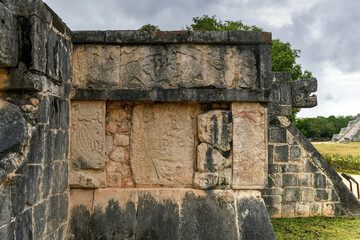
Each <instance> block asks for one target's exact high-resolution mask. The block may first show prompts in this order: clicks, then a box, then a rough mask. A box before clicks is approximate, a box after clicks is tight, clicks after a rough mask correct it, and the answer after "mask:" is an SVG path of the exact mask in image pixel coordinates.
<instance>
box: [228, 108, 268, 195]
mask: <svg viewBox="0 0 360 240" xmlns="http://www.w3.org/2000/svg"><path fill="white" fill-rule="evenodd" d="M231 109H232V116H233V183H232V187H233V189H263V188H265V187H266V183H267V160H266V159H267V158H266V153H267V148H266V146H267V144H266V136H267V135H266V131H267V130H266V129H267V128H266V107H264V106H263V105H261V104H260V103H232V106H231Z"/></svg>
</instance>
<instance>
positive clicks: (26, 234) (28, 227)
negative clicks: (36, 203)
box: [15, 208, 33, 239]
mask: <svg viewBox="0 0 360 240" xmlns="http://www.w3.org/2000/svg"><path fill="white" fill-rule="evenodd" d="M32 224H33V221H32V208H28V209H27V210H25V211H24V212H22V213H21V215H20V216H18V217H17V218H16V228H15V239H33V228H32Z"/></svg>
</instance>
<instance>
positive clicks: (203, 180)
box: [194, 172, 219, 189]
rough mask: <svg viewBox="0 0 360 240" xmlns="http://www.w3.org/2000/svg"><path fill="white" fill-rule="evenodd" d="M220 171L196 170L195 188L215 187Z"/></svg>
mask: <svg viewBox="0 0 360 240" xmlns="http://www.w3.org/2000/svg"><path fill="white" fill-rule="evenodd" d="M218 179H219V175H218V173H206V172H205V173H199V172H195V176H194V188H199V189H210V188H214V187H215V186H216V184H217V183H218Z"/></svg>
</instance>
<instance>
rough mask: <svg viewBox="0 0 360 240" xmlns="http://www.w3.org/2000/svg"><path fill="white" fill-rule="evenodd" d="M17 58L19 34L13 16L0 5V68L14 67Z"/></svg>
mask: <svg viewBox="0 0 360 240" xmlns="http://www.w3.org/2000/svg"><path fill="white" fill-rule="evenodd" d="M18 58H19V34H18V31H17V21H16V18H15V16H14V15H13V14H12V13H11V12H10V11H9V9H7V8H5V7H4V5H3V4H2V3H0V67H15V66H16V65H17V63H18V60H19V59H18Z"/></svg>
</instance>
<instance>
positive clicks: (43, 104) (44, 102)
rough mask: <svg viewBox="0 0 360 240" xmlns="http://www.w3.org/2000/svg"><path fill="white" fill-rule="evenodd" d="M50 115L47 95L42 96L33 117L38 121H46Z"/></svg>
mask: <svg viewBox="0 0 360 240" xmlns="http://www.w3.org/2000/svg"><path fill="white" fill-rule="evenodd" d="M49 116H50V101H49V98H48V97H47V96H44V97H42V99H41V101H40V103H39V105H38V107H37V110H36V113H35V114H34V119H35V121H36V122H39V123H47V122H48V121H49Z"/></svg>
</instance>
